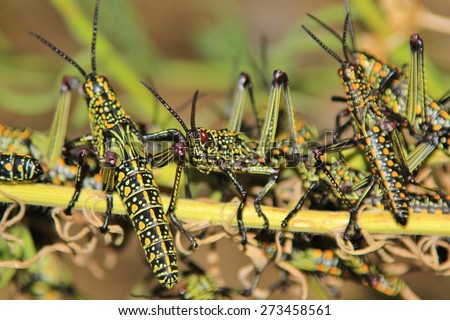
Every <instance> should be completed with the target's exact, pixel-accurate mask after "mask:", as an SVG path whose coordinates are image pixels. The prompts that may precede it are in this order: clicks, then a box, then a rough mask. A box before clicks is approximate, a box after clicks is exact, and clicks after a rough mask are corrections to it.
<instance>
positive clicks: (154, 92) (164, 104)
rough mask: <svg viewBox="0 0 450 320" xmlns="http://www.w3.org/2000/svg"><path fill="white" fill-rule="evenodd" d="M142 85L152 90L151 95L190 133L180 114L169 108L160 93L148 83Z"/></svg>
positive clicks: (142, 81) (143, 82)
mask: <svg viewBox="0 0 450 320" xmlns="http://www.w3.org/2000/svg"><path fill="white" fill-rule="evenodd" d="M141 83H142V84H143V85H144V86H145V87H146V88H147V89H148V90H150V92H151V93H153V95H154V96H155V97H156V99H158V100H159V102H161V104H162V105H163V106H164V107H165V108H166V109H167V110H168V111H169V112H170V113H171V114H172V115H173V116H174V118H175V119H177V121H178V122H179V123H180V124H181V126H182V127H183V129H184V131H186V132H188V131H189V129H188V127H187V126H186V124H185V123H184V121H183V119H181V117H180V116H179V115H178V113H176V111H175V110H173V109H172V107H171V106H169V104H168V103H167V102H166V100H164V99H163V98H162V97H161V96H160V95H159V93H158V92H156V90H155V89H153V88H152V87H151V86H150V85H149V84H148V83H146V82H145V81H144V80H141ZM194 98H195V100H197V98H196V97H195V96H194Z"/></svg>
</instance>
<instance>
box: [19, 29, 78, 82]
mask: <svg viewBox="0 0 450 320" xmlns="http://www.w3.org/2000/svg"><path fill="white" fill-rule="evenodd" d="M28 33H29V34H31V35H32V36H33V37H35V38H36V39H38V40H39V41H40V42H42V43H43V44H45V45H46V46H47V47H49V48H50V49H51V50H52V51H54V52H55V53H56V54H58V55H59V56H60V57H61V58H63V59H64V60H66V61H67V62H69V63H70V64H71V65H73V66H74V67H75V68H77V70H78V71H80V73H81V74H82V75H83V77H85V78H86V76H87V73H86V71H84V70H83V68H81V67H80V65H79V64H78V63H76V62H75V61H74V60H73V59H72V58H71V57H69V56H68V55H67V54H65V53H64V52H62V51H61V50H60V49H58V48H57V47H56V46H55V45H54V44H52V43H51V42H50V41H48V40H47V39H45V38H44V37H42V36H40V35H38V34H37V33H36V32H33V31H31V30H29V31H28Z"/></svg>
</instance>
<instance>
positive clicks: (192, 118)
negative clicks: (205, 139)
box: [191, 90, 198, 131]
mask: <svg viewBox="0 0 450 320" xmlns="http://www.w3.org/2000/svg"><path fill="white" fill-rule="evenodd" d="M197 98H198V90H197V91H195V93H194V97H193V98H192V109H191V129H193V130H195V131H197V125H196V124H195V109H196V106H197Z"/></svg>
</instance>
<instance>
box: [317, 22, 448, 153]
mask: <svg viewBox="0 0 450 320" xmlns="http://www.w3.org/2000/svg"><path fill="white" fill-rule="evenodd" d="M309 16H310V17H311V18H313V19H314V20H315V21H317V22H318V23H319V24H320V25H321V26H322V27H324V28H325V29H326V30H328V31H330V32H331V33H332V34H333V35H334V36H336V37H337V38H338V39H339V40H340V41H341V42H342V41H343V39H342V37H341V36H340V35H339V34H338V33H337V32H336V31H334V30H333V29H332V28H330V27H329V26H327V25H326V24H325V23H323V22H322V21H320V20H319V19H318V18H316V17H314V16H312V15H309ZM350 27H351V28H350V31H351V33H350V36H351V40H352V41H351V43H352V44H353V47H354V46H355V45H354V44H355V35H354V34H353V32H352V31H353V27H352V26H351V22H350ZM410 48H411V61H410V65H409V72H408V73H405V72H404V71H403V69H404V68H398V67H396V66H394V65H392V64H388V63H387V62H386V61H384V60H381V59H379V58H377V57H375V56H373V55H372V54H370V53H367V52H361V51H357V50H355V49H352V50H351V51H350V52H349V54H350V56H351V60H352V61H353V62H354V63H355V64H358V65H360V66H361V68H362V69H363V72H364V74H365V75H366V78H367V80H368V82H369V83H370V85H371V87H372V88H373V90H376V91H377V93H378V96H379V100H380V102H381V103H380V108H381V109H382V110H383V112H384V113H385V114H386V115H387V116H388V117H389V118H391V119H392V120H395V121H398V122H399V123H400V124H401V125H402V126H405V127H407V128H408V130H409V131H410V133H411V134H412V135H413V136H414V137H416V138H417V139H418V140H419V141H424V142H427V143H428V144H430V145H432V146H434V148H436V147H437V148H439V149H442V150H444V151H445V152H446V153H447V154H449V152H450V151H449V144H450V138H449V134H450V133H449V130H450V115H449V107H450V106H449V101H450V100H449V96H448V95H446V96H444V97H443V98H441V99H440V100H436V99H433V98H432V97H431V96H429V95H428V94H427V92H426V87H425V67H424V44H423V40H422V39H421V38H420V36H419V35H418V34H413V35H412V36H411V38H410ZM334 99H335V100H338V101H344V102H345V98H344V99H342V98H339V97H337V98H334ZM344 115H348V112H346V111H343V112H340V113H339V116H338V118H337V120H336V127H337V132H336V135H337V136H339V135H340V134H341V133H342V131H343V130H344V129H345V128H346V127H348V126H349V125H350V124H351V120H350V121H347V122H346V123H345V124H344V125H340V124H339V123H340V118H341V117H342V116H344ZM434 148H428V151H427V152H426V153H424V154H423V155H422V156H421V158H422V160H423V159H424V158H426V157H427V156H428V154H429V153H431V152H432V151H433V149H434Z"/></svg>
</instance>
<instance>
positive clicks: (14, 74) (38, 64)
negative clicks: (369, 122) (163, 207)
mask: <svg viewBox="0 0 450 320" xmlns="http://www.w3.org/2000/svg"><path fill="white" fill-rule="evenodd" d="M92 2H93V1H88V0H81V1H80V0H49V1H48V2H45V3H44V2H43V3H42V5H43V6H44V4H45V5H46V6H47V7H48V10H49V11H50V10H51V9H52V8H53V9H54V10H55V12H56V14H57V15H58V16H60V17H61V18H62V23H63V24H64V30H60V29H59V27H58V28H56V27H54V28H53V29H52V30H54V32H53V33H48V32H46V33H42V35H43V36H44V37H45V38H47V39H48V40H50V41H52V42H54V44H55V45H57V46H58V47H59V48H60V49H62V50H63V51H65V52H66V53H67V54H69V55H70V56H71V57H72V58H74V59H75V60H76V61H77V62H78V63H79V64H80V65H81V66H83V68H85V69H86V70H87V71H90V41H91V34H92V15H93V3H92ZM383 2H384V1H381V0H380V1H374V0H370V1H367V0H364V1H361V0H352V1H351V9H352V14H353V18H354V21H355V24H356V35H357V41H358V42H357V44H358V49H360V50H363V49H365V50H367V51H370V52H375V53H376V54H378V55H380V56H381V57H384V58H388V59H389V61H392V62H393V63H396V64H398V65H403V64H405V63H408V62H409V47H408V40H409V36H408V32H409V34H410V33H411V32H412V31H411V30H408V31H405V30H402V29H401V28H398V27H394V26H396V24H395V23H397V24H398V21H397V20H399V19H400V18H401V15H400V14H403V15H404V14H405V13H404V12H403V13H402V9H403V8H400V7H399V11H398V14H397V13H396V12H392V11H393V10H391V9H389V10H390V11H389V12H386V11H385V10H387V9H386V6H385V5H384V4H383ZM396 3H397V5H398V6H404V7H405V9H404V10H416V11H417V12H419V13H420V12H421V11H423V12H428V11H429V9H426V8H425V7H424V6H423V5H422V4H421V3H420V2H419V1H411V2H407V1H397V2H396ZM411 3H413V5H411ZM198 4H199V6H198V7H199V9H195V10H194V9H192V10H190V11H189V12H186V19H192V20H194V22H192V23H189V25H188V26H186V28H188V30H187V31H186V30H184V25H183V24H182V23H180V22H178V21H174V22H173V25H172V24H170V25H167V24H161V25H160V26H158V30H154V31H153V32H152V35H149V34H148V33H147V32H146V30H147V29H148V28H147V27H146V25H152V23H151V20H152V19H156V18H157V16H158V15H159V14H164V12H166V11H167V12H174V13H176V12H175V11H174V10H183V8H185V6H180V7H181V8H178V7H177V4H176V3H174V4H170V3H167V4H165V6H167V7H168V9H165V11H164V12H156V11H154V10H146V11H144V9H148V8H152V6H154V8H155V9H159V10H161V8H162V5H161V4H158V5H156V4H151V5H150V4H146V3H144V2H141V1H134V2H128V1H118V0H115V1H114V0H112V1H108V2H106V1H103V3H102V4H101V8H100V17H99V35H98V50H97V62H98V63H97V65H98V72H99V73H104V74H106V75H107V76H108V77H109V78H110V80H111V81H112V83H114V84H115V86H116V87H117V88H116V89H119V90H118V91H119V97H121V100H123V104H124V105H125V108H126V110H127V112H129V113H130V114H132V116H133V117H134V118H136V119H139V121H142V122H147V123H153V124H159V126H160V127H167V126H169V125H176V123H175V122H174V120H173V119H171V117H170V116H169V114H168V113H167V112H166V111H165V110H164V109H163V108H161V107H160V106H158V104H157V103H156V102H155V100H154V98H153V97H152V95H151V94H150V93H149V92H148V91H147V90H145V89H144V88H143V87H142V85H140V83H139V80H140V79H146V80H148V81H151V83H153V85H154V86H155V87H156V88H158V89H160V88H161V89H162V88H164V89H162V90H161V93H162V94H163V95H164V96H166V92H167V91H168V92H169V93H167V95H168V96H170V97H171V98H168V97H167V96H166V98H167V100H168V101H169V103H171V104H174V106H175V107H177V105H176V104H181V101H183V102H184V101H186V100H187V99H189V98H190V97H191V95H192V93H193V92H194V91H195V90H196V89H200V91H201V92H203V93H206V94H207V95H212V96H214V98H216V97H217V96H219V98H220V97H222V99H227V97H229V96H230V95H229V94H228V93H229V91H230V90H232V88H233V85H234V81H235V79H236V78H237V74H238V73H239V72H240V71H242V70H246V71H248V72H250V73H251V74H252V75H253V78H254V82H255V83H257V84H265V85H266V86H267V83H270V78H271V74H272V71H273V69H275V68H279V69H282V70H285V71H287V72H288V74H289V76H290V85H291V88H292V91H293V101H294V103H295V104H296V105H297V106H298V107H297V108H298V111H299V112H301V113H303V114H305V115H306V117H307V118H309V119H310V120H311V121H313V122H316V123H315V124H316V125H318V126H319V127H320V128H324V127H331V126H332V120H331V119H330V114H334V112H333V113H330V112H329V110H330V108H333V106H332V104H331V103H330V101H329V100H330V98H329V97H330V96H331V95H333V94H340V93H341V91H340V84H339V81H337V77H336V70H337V68H338V66H337V65H336V62H335V61H334V60H333V59H330V58H329V57H328V56H327V54H326V53H325V52H323V51H322V49H320V47H319V46H318V45H317V44H316V43H315V42H314V41H312V40H311V39H310V38H309V37H308V36H307V35H306V34H305V33H304V32H303V31H302V30H301V28H300V25H301V24H305V25H308V27H310V28H311V29H312V30H313V31H314V32H316V33H317V35H318V36H319V37H320V38H321V39H322V40H323V41H324V42H325V43H326V44H327V45H329V46H330V47H331V48H332V49H333V50H335V51H336V52H338V53H340V52H342V49H341V44H340V43H339V41H338V40H337V39H336V38H335V37H333V35H331V34H330V33H329V32H327V31H326V30H323V29H322V28H321V27H320V26H318V25H317V24H316V23H315V22H314V21H312V20H311V19H309V18H307V16H306V13H308V12H310V13H312V14H314V15H315V16H317V17H319V18H320V19H321V20H323V21H324V22H326V23H327V24H329V25H331V26H332V27H333V28H335V29H336V30H337V31H338V32H341V30H342V24H343V20H344V16H345V8H344V4H343V1H340V0H339V1H337V0H328V1H323V2H322V3H321V4H320V6H319V8H318V9H314V11H306V10H307V9H304V8H310V6H311V5H310V4H309V5H308V4H307V3H306V2H305V1H299V2H298V3H297V2H295V3H292V2H289V3H287V4H285V5H286V6H288V7H283V8H281V7H278V6H279V4H272V3H271V2H270V4H268V3H267V1H262V2H258V1H249V2H248V3H246V6H245V7H244V6H243V5H242V4H240V3H239V2H237V1H231V2H227V3H226V4H224V3H221V4H220V5H217V4H216V3H210V2H208V1H199V3H198ZM406 4H408V5H406ZM179 5H181V4H179ZM16 6H17V7H16V10H17V8H19V10H20V8H22V6H25V4H23V3H20V2H19V3H18V4H16ZM170 6H172V7H170ZM258 6H259V7H258ZM289 6H291V7H289ZM270 10H273V16H278V14H280V13H279V12H278V11H280V10H284V11H280V12H285V13H287V12H295V14H291V15H290V17H287V18H286V21H284V20H283V21H280V20H277V19H275V18H271V17H272V15H271V11H270ZM417 12H414V13H415V16H417ZM19 13H20V14H23V15H26V14H27V13H26V12H25V11H20V12H19ZM249 13H250V14H251V15H252V16H251V17H249V16H248V15H249ZM262 14H266V15H268V17H269V18H270V19H269V20H268V19H262V20H261V21H270V24H265V23H261V22H259V23H256V27H255V26H254V24H255V23H254V22H253V25H252V24H251V23H250V22H249V21H251V20H252V19H251V18H254V17H256V16H257V15H262ZM178 15H179V13H178ZM178 15H176V16H178ZM295 17H297V18H295ZM8 18H9V17H4V19H7V21H5V22H4V23H3V26H5V25H7V26H8V27H7V28H8V29H7V30H0V94H1V97H2V99H1V101H0V108H1V109H2V110H5V111H7V112H9V113H11V114H15V115H18V116H24V117H25V116H31V117H33V116H35V115H43V114H48V113H49V112H51V111H52V110H53V109H54V108H55V103H56V101H57V96H58V89H57V86H58V85H59V82H60V79H61V77H62V75H64V74H69V75H75V76H78V77H79V75H78V74H77V72H76V71H75V69H74V68H73V67H72V66H70V65H69V64H68V63H66V62H64V61H62V59H60V58H58V57H57V56H56V55H55V54H53V53H51V52H50V51H49V50H48V49H47V51H45V50H46V48H43V46H42V47H41V48H38V46H41V45H40V44H39V43H37V42H36V41H35V40H34V39H32V38H31V37H28V40H26V41H27V42H28V43H29V48H30V50H27V51H19V52H18V50H17V48H15V41H14V35H12V34H13V33H11V32H10V28H11V29H13V28H15V26H14V20H12V19H8ZM38 18H39V20H38V21H42V22H44V21H45V19H46V16H39V17H38ZM159 19H161V18H159ZM396 19H397V20H396ZM253 20H254V19H253ZM45 22H46V23H53V21H50V22H49V21H45ZM281 22H283V23H282V24H283V25H288V28H286V29H285V30H282V31H280V32H278V33H275V32H268V34H265V31H267V30H269V31H270V30H271V29H274V28H275V27H276V25H277V24H278V23H281ZM394 22H395V23H394ZM58 23H61V21H54V24H53V26H58ZM177 23H178V24H177ZM409 24H410V25H412V27H411V26H410V27H411V28H413V29H412V30H413V31H414V32H419V31H421V30H422V29H424V28H427V26H426V25H425V26H424V25H423V24H421V23H420V22H419V21H417V22H416V23H414V22H409ZM177 26H178V27H179V28H181V29H177ZM406 27H407V26H405V28H406ZM30 28H31V26H30ZM3 29H5V27H3ZM254 29H256V31H254ZM434 29H436V28H434ZM19 31H20V32H19ZM25 31H26V29H25V30H18V31H17V32H18V34H20V37H22V34H25ZM33 31H36V32H38V33H41V30H40V29H39V27H33ZM63 32H67V33H68V35H69V37H67V38H68V39H65V40H66V41H63V42H62V43H59V41H54V39H55V37H56V36H58V35H59V37H60V38H61V35H60V33H63ZM170 32H172V33H177V32H179V33H183V34H185V33H186V34H187V35H188V37H187V39H185V41H186V43H187V47H188V51H189V52H178V54H175V55H174V54H167V53H165V52H162V51H161V50H160V49H158V48H159V47H160V46H159V45H158V44H157V43H156V41H155V39H156V38H158V37H159V38H164V37H165V34H166V33H170ZM155 34H156V35H157V37H155ZM23 37H26V34H25V35H24V36H23ZM444 37H447V38H446V39H448V35H442V34H434V35H433V37H431V39H432V40H434V39H438V40H437V41H440V40H439V39H443V38H444ZM262 39H265V40H262ZM394 40H395V41H394ZM432 40H428V38H425V41H426V44H428V43H429V42H430V41H432ZM442 42H444V41H443V40H442ZM447 42H448V41H447ZM68 43H69V44H70V43H71V45H70V46H69V48H70V47H72V48H73V46H74V45H76V46H77V47H79V48H78V50H69V49H67V47H68ZM427 47H428V46H427ZM180 48H186V44H183V43H180ZM264 48H265V49H264ZM37 50H39V51H37ZM173 50H174V51H180V50H177V47H175V48H173ZM429 53H430V52H427V54H429ZM431 53H433V52H431ZM444 67H446V68H447V69H448V64H447V66H445V65H444V66H442V65H435V64H434V63H433V61H431V60H430V59H427V62H426V68H427V81H428V87H429V90H430V92H431V93H432V94H434V95H437V96H440V95H442V94H444V93H445V92H446V90H447V83H448V82H449V79H450V73H448V72H446V71H448V70H446V69H444ZM260 88H261V85H260ZM261 89H262V90H258V100H257V101H258V104H259V106H260V107H261V108H263V107H264V105H265V101H266V92H267V90H263V89H264V88H261ZM172 97H174V98H173V99H172ZM228 99H229V98H228ZM172 100H174V101H175V102H171V101H172ZM77 101H78V104H77V106H76V107H75V110H74V111H73V112H72V116H71V126H73V128H85V127H87V120H86V119H87V118H86V110H85V109H86V108H85V107H84V103H83V101H82V99H77ZM207 104H212V105H214V106H220V108H222V110H223V109H225V107H226V105H227V102H221V100H220V99H215V102H213V103H211V102H210V101H209V100H208V101H207V102H202V101H201V102H200V103H199V108H205V107H206V105H207ZM312 106H314V108H312ZM334 108H336V107H335V106H334ZM205 112H207V113H206V114H209V113H210V114H211V115H212V117H207V116H205V117H204V118H205V119H206V120H204V119H201V121H202V125H208V124H209V123H208V122H207V121H208V120H207V119H208V118H211V119H214V117H217V112H215V113H213V112H211V110H206V111H205ZM222 112H223V111H222ZM213 114H214V116H213ZM313 119H320V120H313ZM49 122H50V120H49ZM205 122H206V123H205ZM12 125H15V126H19V127H20V120H19V123H17V124H12Z"/></svg>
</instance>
